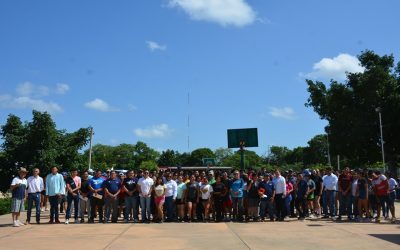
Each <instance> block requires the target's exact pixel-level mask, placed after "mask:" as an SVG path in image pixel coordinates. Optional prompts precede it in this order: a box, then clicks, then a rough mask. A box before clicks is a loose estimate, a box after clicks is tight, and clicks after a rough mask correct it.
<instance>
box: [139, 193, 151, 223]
mask: <svg viewBox="0 0 400 250" xmlns="http://www.w3.org/2000/svg"><path fill="white" fill-rule="evenodd" d="M150 203H151V197H140V207H141V208H142V221H145V220H150V218H151V209H150ZM146 215H147V217H146Z"/></svg>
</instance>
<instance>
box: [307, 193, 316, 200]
mask: <svg viewBox="0 0 400 250" xmlns="http://www.w3.org/2000/svg"><path fill="white" fill-rule="evenodd" d="M314 199H315V197H314V194H310V195H308V196H307V200H308V201H313V200H314Z"/></svg>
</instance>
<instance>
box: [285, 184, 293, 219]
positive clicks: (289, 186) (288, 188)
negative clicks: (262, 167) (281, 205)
mask: <svg viewBox="0 0 400 250" xmlns="http://www.w3.org/2000/svg"><path fill="white" fill-rule="evenodd" d="M293 189H294V188H293V184H292V183H291V182H290V181H289V180H288V178H287V177H286V197H285V208H286V213H285V214H286V217H289V215H290V203H291V202H292V193H293Z"/></svg>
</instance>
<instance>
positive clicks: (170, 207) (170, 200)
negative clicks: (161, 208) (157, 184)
mask: <svg viewBox="0 0 400 250" xmlns="http://www.w3.org/2000/svg"><path fill="white" fill-rule="evenodd" d="M165 187H166V192H165V207H166V209H167V220H166V221H167V222H171V221H173V220H174V219H175V216H174V203H175V200H176V195H177V189H178V185H177V184H176V182H175V181H174V180H172V173H167V182H166V183H165Z"/></svg>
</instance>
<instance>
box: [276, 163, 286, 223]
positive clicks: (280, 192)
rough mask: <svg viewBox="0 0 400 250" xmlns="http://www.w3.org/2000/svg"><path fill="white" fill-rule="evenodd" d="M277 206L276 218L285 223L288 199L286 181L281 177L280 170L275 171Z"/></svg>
mask: <svg viewBox="0 0 400 250" xmlns="http://www.w3.org/2000/svg"><path fill="white" fill-rule="evenodd" d="M274 183H275V204H276V216H277V220H278V221H284V218H285V216H286V212H285V211H286V209H285V197H286V179H285V178H284V177H283V176H282V175H281V173H280V171H279V169H277V170H275V181H274Z"/></svg>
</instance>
